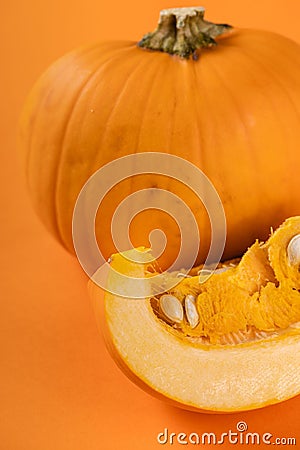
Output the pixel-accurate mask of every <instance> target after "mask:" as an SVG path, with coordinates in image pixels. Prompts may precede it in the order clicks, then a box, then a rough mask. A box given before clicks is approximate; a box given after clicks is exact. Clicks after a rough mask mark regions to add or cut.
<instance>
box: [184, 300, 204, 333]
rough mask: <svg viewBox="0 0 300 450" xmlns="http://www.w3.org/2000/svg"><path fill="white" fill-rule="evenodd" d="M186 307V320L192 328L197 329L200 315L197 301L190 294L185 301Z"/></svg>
mask: <svg viewBox="0 0 300 450" xmlns="http://www.w3.org/2000/svg"><path fill="white" fill-rule="evenodd" d="M184 307H185V313H186V318H187V320H188V322H189V324H190V327H191V328H195V327H196V326H197V325H198V323H199V319H200V318H199V314H198V311H197V307H196V299H195V297H194V296H193V295H191V294H188V295H187V296H186V297H185V299H184Z"/></svg>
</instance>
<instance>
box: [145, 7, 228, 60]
mask: <svg viewBox="0 0 300 450" xmlns="http://www.w3.org/2000/svg"><path fill="white" fill-rule="evenodd" d="M204 12H205V9H204V8H202V7H201V6H199V7H191V8H173V9H164V10H163V11H161V12H160V17H159V22H158V27H157V29H156V30H155V31H154V32H153V33H148V34H146V35H145V36H144V37H143V38H142V39H141V41H140V42H139V43H138V46H139V47H142V48H146V49H149V50H155V51H159V52H166V53H169V54H170V55H178V56H180V57H181V58H189V57H190V56H191V55H193V54H194V53H195V51H196V50H199V49H201V48H207V47H211V46H213V45H216V41H215V39H214V38H215V37H217V36H219V35H220V34H223V33H226V32H227V31H229V30H230V29H231V28H232V27H231V26H230V25H224V24H215V23H211V22H208V21H206V20H204V18H203V17H204Z"/></svg>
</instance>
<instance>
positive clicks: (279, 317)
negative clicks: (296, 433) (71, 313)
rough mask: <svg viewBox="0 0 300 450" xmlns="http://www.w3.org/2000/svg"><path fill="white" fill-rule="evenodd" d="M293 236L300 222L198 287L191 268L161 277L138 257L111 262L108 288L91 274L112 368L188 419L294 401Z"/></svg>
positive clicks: (297, 308)
mask: <svg viewBox="0 0 300 450" xmlns="http://www.w3.org/2000/svg"><path fill="white" fill-rule="evenodd" d="M298 235H300V217H292V218H290V219H287V220H286V221H285V222H284V223H283V224H282V225H281V227H280V228H279V229H278V230H276V231H275V232H274V233H272V234H271V236H270V238H269V240H268V241H267V242H266V243H259V242H255V243H254V244H253V245H252V247H250V248H249V249H248V250H247V252H246V253H245V254H244V256H243V257H242V258H241V259H240V260H235V261H228V262H225V263H222V264H220V265H219V267H218V269H217V270H216V271H214V272H213V273H212V274H211V276H209V277H208V278H207V279H206V280H205V281H204V282H203V281H202V280H201V277H199V274H198V271H197V270H196V269H193V270H192V272H191V274H190V275H189V276H187V277H184V278H180V277H178V273H177V274H174V273H170V274H168V273H163V274H160V273H159V270H158V269H157V265H156V263H155V261H153V260H152V257H151V254H150V252H149V250H148V249H145V248H138V249H133V250H129V251H127V252H123V253H119V254H115V255H113V256H112V258H111V261H110V269H109V271H108V275H107V279H106V285H105V287H104V288H101V287H99V286H98V285H97V273H96V274H95V276H94V277H93V279H94V281H90V282H89V292H90V295H91V298H92V301H93V305H94V309H95V313H96V317H97V321H98V324H99V327H100V328H101V330H102V331H103V332H104V336H105V340H106V343H107V346H108V349H109V350H110V353H111V354H112V356H113V358H114V359H115V361H116V362H117V364H118V365H119V367H120V368H121V369H122V370H123V372H124V373H125V374H126V375H127V376H128V377H129V378H130V379H131V380H133V381H134V382H135V383H136V384H138V385H139V386H140V387H142V388H143V389H145V390H147V391H149V392H150V393H152V394H154V395H155V396H157V397H159V398H161V399H164V400H166V401H168V402H171V403H172V404H174V405H177V406H179V407H182V408H184V409H188V410H193V411H203V412H234V411H245V410H250V409H255V408H261V407H264V406H267V405H271V404H274V403H278V402H281V401H283V400H286V399H288V398H291V397H293V396H295V395H297V394H299V393H300V273H299V266H300V249H299V240H298V239H297V236H298ZM158 284H159V285H160V289H158ZM164 285H165V286H168V289H167V290H166V291H165V292H164V290H163V287H164Z"/></svg>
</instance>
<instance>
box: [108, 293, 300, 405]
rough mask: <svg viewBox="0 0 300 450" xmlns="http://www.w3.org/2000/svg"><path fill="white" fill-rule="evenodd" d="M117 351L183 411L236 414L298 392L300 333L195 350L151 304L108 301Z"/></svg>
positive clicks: (141, 376) (143, 378)
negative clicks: (162, 320)
mask: <svg viewBox="0 0 300 450" xmlns="http://www.w3.org/2000/svg"><path fill="white" fill-rule="evenodd" d="M105 313H106V320H107V324H108V327H109V332H110V334H111V339H112V342H113V345H114V346H115V348H116V350H117V352H118V353H119V355H120V357H121V358H122V360H123V361H124V362H125V364H126V365H127V366H128V367H129V368H130V369H131V371H132V372H133V373H134V374H136V375H137V376H138V377H139V378H141V379H142V380H143V381H144V382H145V383H146V384H148V385H149V386H150V387H152V388H153V389H154V390H156V391H158V392H160V393H161V394H163V395H165V396H166V397H169V398H171V399H173V400H176V401H178V402H180V403H183V404H185V405H190V406H193V407H197V408H202V409H209V410H216V411H237V410H245V409H252V408H257V407H260V406H264V405H266V404H272V403H276V402H279V401H282V400H284V399H287V398H290V397H293V396H295V395H297V394H298V393H299V391H300V329H297V328H295V329H293V330H291V331H290V332H287V333H286V334H284V335H282V336H280V337H276V338H272V339H269V340H265V341H260V342H252V343H251V344H241V345H235V346H219V347H218V346H210V345H202V346H192V345H191V343H190V342H187V341H186V342H185V341H184V340H183V339H180V338H178V337H177V336H175V335H173V334H172V333H170V332H168V331H167V329H166V327H164V326H163V324H162V323H160V321H159V319H158V318H157V317H156V316H155V315H154V314H153V311H152V310H151V306H150V302H149V300H147V299H143V300H140V299H139V300H135V299H127V298H122V297H116V296H113V295H111V294H108V293H107V294H106V296H105Z"/></svg>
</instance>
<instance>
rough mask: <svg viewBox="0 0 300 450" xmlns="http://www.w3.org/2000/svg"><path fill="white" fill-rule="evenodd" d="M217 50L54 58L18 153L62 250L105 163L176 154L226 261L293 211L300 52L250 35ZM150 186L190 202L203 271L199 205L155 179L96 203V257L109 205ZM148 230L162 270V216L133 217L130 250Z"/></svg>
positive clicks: (175, 237) (236, 35)
mask: <svg viewBox="0 0 300 450" xmlns="http://www.w3.org/2000/svg"><path fill="white" fill-rule="evenodd" d="M217 42H218V45H217V47H216V48H213V49H207V50H203V51H202V52H201V53H199V58H198V59H197V60H195V59H192V58H191V59H182V58H179V57H178V56H170V55H168V54H166V53H160V52H153V51H150V50H145V49H141V48H139V47H137V45H136V43H134V42H110V43H100V44H96V45H93V46H90V47H84V48H80V49H78V50H75V51H73V52H72V53H70V54H68V55H66V56H64V57H62V58H61V59H60V60H58V61H57V62H56V63H54V64H53V65H52V66H51V67H50V68H49V69H48V70H47V71H46V72H45V73H44V75H43V76H42V77H41V78H40V79H39V80H38V82H37V83H36V85H35V86H34V88H33V90H32V92H31V93H30V95H29V98H28V100H27V102H26V104H25V106H24V110H23V113H22V117H21V126H20V150H21V153H22V157H23V161H24V165H25V168H26V176H27V182H28V188H29V192H30V195H31V198H32V200H33V203H34V207H35V209H36V211H37V212H38V214H39V216H40V217H41V219H42V221H43V222H44V223H45V224H46V226H47V228H48V229H49V230H50V231H51V232H52V233H53V234H54V235H55V236H56V238H58V239H59V241H60V242H61V243H62V244H63V245H64V246H65V247H66V248H67V249H68V250H69V251H71V252H72V251H74V248H73V241H72V232H71V231H72V214H73V208H74V205H75V202H76V198H77V196H78V194H79V192H80V190H81V188H82V187H83V185H84V183H85V182H86V181H87V179H88V178H89V177H90V176H91V175H92V174H93V173H94V172H95V171H96V170H97V169H99V168H100V167H102V166H103V165H104V164H106V163H108V162H110V161H111V160H114V159H116V158H119V157H122V156H125V155H128V154H132V153H135V152H150V151H158V152H165V153H170V154H174V155H177V156H181V157H183V158H185V159H186V160H188V161H190V162H192V163H193V164H195V165H196V166H198V167H199V168H200V169H201V170H203V172H204V173H205V174H206V175H207V176H208V177H209V179H210V180H211V181H212V183H213V184H214V186H215V188H216V189H217V191H218V193H219V195H220V198H221V200H222V203H223V206H224V210H225V214H226V219H227V243H226V247H225V252H224V258H226V259H228V258H231V257H234V256H238V255H240V254H241V253H242V252H243V251H244V250H245V249H246V248H247V247H248V246H249V245H250V244H251V243H252V242H253V240H254V239H255V238H259V239H266V237H267V236H268V233H269V230H270V227H271V226H272V227H276V226H278V225H279V223H281V222H282V220H283V219H284V218H286V217H288V216H292V215H296V214H299V207H300V192H299V186H298V173H297V170H295V169H296V168H297V167H299V166H300V152H299V149H298V146H299V142H300V120H299V118H300V106H299V105H300V83H299V79H300V48H299V46H298V45H297V44H296V43H294V42H292V41H290V40H289V39H286V38H284V37H282V36H279V35H276V34H273V33H269V32H265V31H254V30H239V29H235V30H233V31H232V32H230V33H227V34H225V35H223V36H221V37H220V38H217ZM153 186H155V187H159V188H161V189H167V190H171V191H172V192H174V193H175V194H177V195H179V196H180V197H181V198H183V200H184V201H186V202H187V203H188V204H189V206H190V208H191V209H192V211H193V214H194V215H195V217H196V220H197V222H198V226H199V230H200V234H201V244H202V245H201V249H200V253H199V257H198V259H197V261H196V262H197V263H200V262H201V261H203V259H204V257H205V255H206V253H207V250H208V248H209V244H210V226H209V219H208V216H207V214H206V212H205V208H204V207H203V206H202V205H201V204H200V205H199V200H197V199H196V198H195V196H193V194H192V193H191V192H190V191H189V190H188V189H187V188H185V187H184V186H182V184H180V183H176V181H174V180H170V179H167V178H166V177H162V176H151V175H149V176H148V175H146V176H140V177H135V178H134V179H130V180H126V181H124V182H122V183H121V184H120V186H117V187H116V188H115V189H113V190H112V191H111V192H110V193H109V195H108V196H107V198H105V201H104V202H103V205H102V210H101V211H102V214H101V218H100V217H99V218H98V219H97V221H96V235H97V239H98V242H99V244H100V249H101V251H102V253H103V254H104V255H105V257H108V256H109V255H111V254H112V253H114V252H115V251H116V249H115V247H114V244H113V242H112V240H111V239H110V225H111V217H112V215H113V213H114V211H115V209H116V207H117V205H118V203H119V202H120V201H121V200H122V199H123V198H126V197H127V196H128V195H129V194H130V193H131V192H134V191H136V190H138V189H142V188H143V189H147V188H149V187H153ZM134 225H135V226H134ZM154 228H160V229H163V230H164V232H165V233H166V235H167V239H168V246H167V249H166V252H165V254H164V258H163V259H162V260H161V264H162V267H165V266H168V264H169V262H170V261H171V260H173V259H174V257H175V256H176V254H177V252H178V247H179V245H180V236H179V233H178V228H177V226H176V224H175V223H174V221H172V220H171V219H170V218H169V217H167V216H166V215H164V214H162V213H160V212H153V211H146V212H145V213H143V214H142V213H141V214H140V215H139V216H138V217H137V218H136V220H135V224H133V226H132V230H131V234H132V242H133V245H135V246H140V245H145V246H149V241H148V234H149V231H150V230H152V229H154ZM117 250H118V251H122V250H124V249H117Z"/></svg>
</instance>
